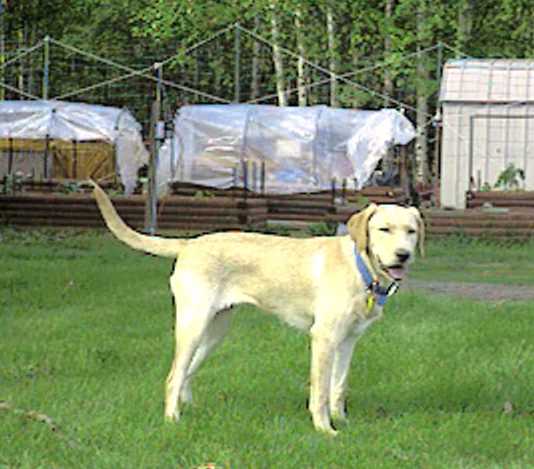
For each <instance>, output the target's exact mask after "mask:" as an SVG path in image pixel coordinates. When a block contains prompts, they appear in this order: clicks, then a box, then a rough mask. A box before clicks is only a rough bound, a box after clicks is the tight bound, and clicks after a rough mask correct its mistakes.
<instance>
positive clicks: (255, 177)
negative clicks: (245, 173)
mask: <svg viewBox="0 0 534 469" xmlns="http://www.w3.org/2000/svg"><path fill="white" fill-rule="evenodd" d="M252 190H253V191H254V192H258V165H257V164H256V162H255V161H253V162H252Z"/></svg>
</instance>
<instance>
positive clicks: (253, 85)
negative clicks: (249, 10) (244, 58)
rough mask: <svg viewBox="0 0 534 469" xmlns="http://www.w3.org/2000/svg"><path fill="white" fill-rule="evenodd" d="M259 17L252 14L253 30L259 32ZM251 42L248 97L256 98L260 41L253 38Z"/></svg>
mask: <svg viewBox="0 0 534 469" xmlns="http://www.w3.org/2000/svg"><path fill="white" fill-rule="evenodd" d="M259 30H260V17H259V16H258V15H256V16H254V32H255V33H256V34H259ZM253 41H254V42H253V43H252V77H251V79H250V99H256V98H257V97H259V95H260V81H259V76H260V73H259V72H260V59H259V57H260V43H259V41H257V40H256V39H253Z"/></svg>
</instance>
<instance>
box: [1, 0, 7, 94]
mask: <svg viewBox="0 0 534 469" xmlns="http://www.w3.org/2000/svg"><path fill="white" fill-rule="evenodd" d="M4 9H5V6H4V1H3V0H0V65H2V68H1V75H0V80H2V82H4V81H5V78H4V77H5V71H4V67H3V65H4V62H5V61H6V40H5V28H4ZM5 97H6V91H5V89H4V87H3V86H2V87H0V100H2V101H3V100H4V99H5Z"/></svg>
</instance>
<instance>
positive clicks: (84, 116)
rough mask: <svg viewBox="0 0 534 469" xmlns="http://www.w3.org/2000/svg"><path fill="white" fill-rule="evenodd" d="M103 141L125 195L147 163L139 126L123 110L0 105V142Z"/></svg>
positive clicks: (48, 103) (43, 103) (43, 104)
mask: <svg viewBox="0 0 534 469" xmlns="http://www.w3.org/2000/svg"><path fill="white" fill-rule="evenodd" d="M47 136H48V138H50V139H60V140H77V141H91V140H105V141H107V142H110V143H112V144H114V145H115V150H116V157H117V159H116V162H117V166H118V168H117V173H118V174H119V177H120V179H121V181H122V183H123V184H124V187H125V189H126V193H131V192H132V191H133V189H134V188H135V185H136V181H137V171H138V169H139V168H140V167H141V166H142V165H144V164H146V163H148V152H147V150H146V148H145V146H144V144H143V140H142V137H141V126H140V125H139V123H138V122H137V121H136V120H135V118H134V117H133V116H132V114H131V113H130V112H129V111H128V110H126V109H119V108H114V107H108V106H98V105H91V104H83V103H70V102H64V101H1V102H0V138H21V139H36V140H37V139H45V138H47Z"/></svg>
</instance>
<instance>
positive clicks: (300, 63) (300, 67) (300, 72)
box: [295, 7, 307, 106]
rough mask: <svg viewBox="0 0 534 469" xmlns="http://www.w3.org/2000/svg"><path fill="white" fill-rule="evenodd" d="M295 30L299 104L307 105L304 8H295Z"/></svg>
mask: <svg viewBox="0 0 534 469" xmlns="http://www.w3.org/2000/svg"><path fill="white" fill-rule="evenodd" d="M295 30H296V34H297V50H298V54H299V58H298V59H297V87H298V104H299V106H306V105H307V96H306V95H307V93H306V76H305V71H304V56H305V52H306V51H305V48H304V42H303V38H302V10H301V9H300V7H297V9H296V10H295Z"/></svg>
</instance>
